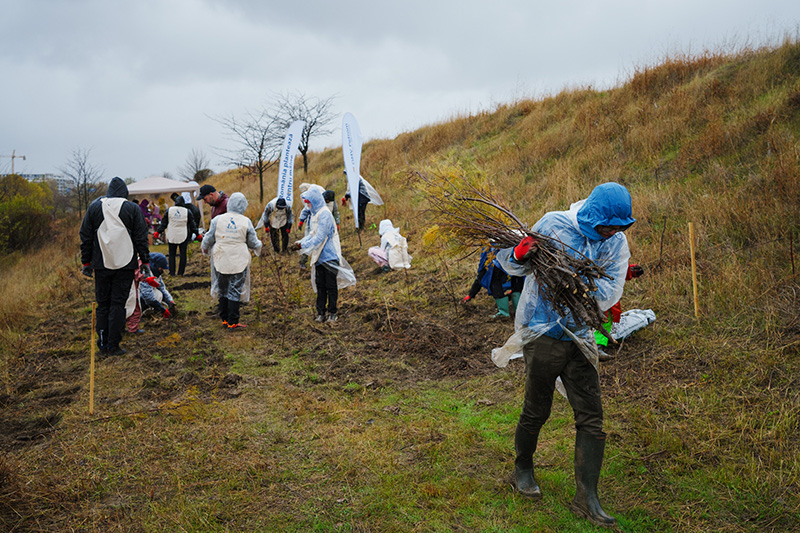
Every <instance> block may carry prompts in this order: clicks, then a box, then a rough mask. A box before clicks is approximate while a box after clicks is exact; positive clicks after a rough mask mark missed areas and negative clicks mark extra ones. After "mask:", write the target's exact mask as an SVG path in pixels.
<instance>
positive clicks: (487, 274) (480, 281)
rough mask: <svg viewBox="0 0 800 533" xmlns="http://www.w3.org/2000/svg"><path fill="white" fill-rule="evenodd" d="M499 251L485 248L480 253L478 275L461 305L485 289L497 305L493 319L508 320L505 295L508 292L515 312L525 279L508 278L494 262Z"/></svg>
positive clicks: (506, 297)
mask: <svg viewBox="0 0 800 533" xmlns="http://www.w3.org/2000/svg"><path fill="white" fill-rule="evenodd" d="M498 251H499V249H498V248H491V247H489V246H487V247H486V248H484V249H483V250H482V251H481V259H480V262H479V263H478V275H477V276H476V277H475V281H474V282H472V287H470V289H469V293H468V294H467V295H466V296H464V298H463V299H462V300H461V302H462V303H467V302H469V301H471V300H473V299H474V298H475V297H476V296H477V295H478V293H479V292H480V290H481V287H483V288H485V289H486V291H487V292H488V293H489V296H491V297H492V298H494V301H495V303H496V304H497V314H495V315H494V318H508V317H510V316H511V313H510V311H509V307H508V296H507V295H506V293H507V292H508V291H510V296H511V302H512V303H513V304H514V309H515V310H516V308H517V305H518V304H519V297H520V294H521V293H522V287H523V286H524V285H525V278H523V277H521V276H509V275H508V274H507V273H506V271H505V270H503V267H501V266H500V265H499V264H498V262H497V261H496V260H495V256H496V255H497V252H498Z"/></svg>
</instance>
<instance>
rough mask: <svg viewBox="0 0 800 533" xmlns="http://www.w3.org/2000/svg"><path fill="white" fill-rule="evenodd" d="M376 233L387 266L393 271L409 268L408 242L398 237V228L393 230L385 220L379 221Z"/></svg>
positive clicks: (390, 224) (390, 223)
mask: <svg viewBox="0 0 800 533" xmlns="http://www.w3.org/2000/svg"><path fill="white" fill-rule="evenodd" d="M378 233H379V234H380V236H381V250H383V251H384V252H385V253H386V260H387V261H388V262H389V266H390V267H391V268H395V269H401V268H411V259H412V257H411V256H410V255H408V242H407V241H406V238H405V237H403V236H402V235H400V228H395V227H394V226H393V225H392V221H391V220H389V219H388V218H387V219H384V220H381V222H380V224H379V225H378Z"/></svg>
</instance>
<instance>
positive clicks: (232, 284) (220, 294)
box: [201, 192, 261, 330]
mask: <svg viewBox="0 0 800 533" xmlns="http://www.w3.org/2000/svg"><path fill="white" fill-rule="evenodd" d="M245 209H247V199H246V198H245V196H244V195H243V194H242V193H240V192H236V193H233V194H232V195H231V196H230V198H229V200H228V212H227V213H225V214H222V215H219V216H217V217H216V218H214V219H213V220H212V221H211V225H210V226H209V228H208V231H207V232H206V233H205V235H204V236H203V241H202V245H201V250H202V251H203V253H204V254H207V255H208V254H210V255H211V296H213V297H216V298H219V307H218V310H219V317H220V318H221V319H222V325H223V326H224V327H226V328H228V329H229V330H233V329H237V328H245V327H247V326H246V325H245V324H242V323H240V322H239V305H240V304H241V303H242V302H248V301H249V300H250V250H252V251H253V253H254V254H255V255H259V254H260V253H261V241H260V240H259V239H258V237H257V236H256V230H255V228H253V223H252V222H250V219H249V218H247V217H246V216H244V211H245Z"/></svg>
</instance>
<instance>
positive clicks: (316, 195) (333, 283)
mask: <svg viewBox="0 0 800 533" xmlns="http://www.w3.org/2000/svg"><path fill="white" fill-rule="evenodd" d="M300 198H302V199H303V203H304V204H305V206H306V207H307V208H308V209H309V211H310V212H311V220H310V230H309V231H310V233H309V234H308V235H306V236H305V237H303V239H302V240H299V241H297V242H295V243H294V245H293V246H292V249H293V250H300V253H302V254H306V255H308V256H310V258H311V287H312V288H313V289H314V291H315V292H316V293H317V304H316V307H317V318H316V321H317V322H323V321H326V320H327V321H328V322H335V321H336V320H337V318H338V315H337V312H338V307H337V306H338V299H339V289H343V288H345V287H349V286H350V285H354V284H355V282H356V277H355V274H354V273H353V269H352V268H350V265H349V264H348V263H347V261H346V260H345V258H344V257H343V256H342V248H341V245H340V244H339V232H338V231H337V230H336V221H335V220H334V219H333V214H332V213H331V212H330V210H329V209H328V208H327V207H326V205H325V199H324V198H323V197H322V193H321V192H319V190H317V189H316V188H309V190H307V191H306V192H304V193H303V194H302V195H301V196H300ZM326 313H327V317H326Z"/></svg>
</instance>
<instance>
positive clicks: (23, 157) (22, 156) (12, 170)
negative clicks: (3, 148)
mask: <svg viewBox="0 0 800 533" xmlns="http://www.w3.org/2000/svg"><path fill="white" fill-rule="evenodd" d="M0 157H10V158H11V173H12V174H15V172H14V160H15V159H19V158H21V159H22V160H23V161H26V159H25V156H24V155H17V151H16V150H11V155H0Z"/></svg>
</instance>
